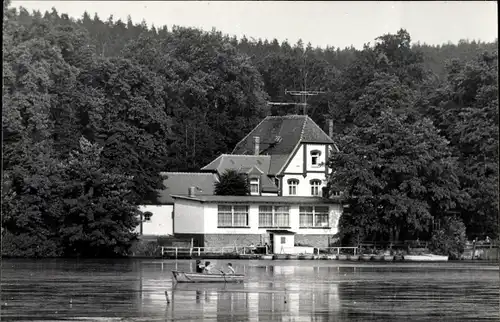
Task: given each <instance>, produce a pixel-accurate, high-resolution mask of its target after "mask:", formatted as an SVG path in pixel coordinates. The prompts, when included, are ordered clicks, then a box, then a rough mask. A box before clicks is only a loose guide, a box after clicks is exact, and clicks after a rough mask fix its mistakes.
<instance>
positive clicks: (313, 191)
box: [309, 179, 321, 196]
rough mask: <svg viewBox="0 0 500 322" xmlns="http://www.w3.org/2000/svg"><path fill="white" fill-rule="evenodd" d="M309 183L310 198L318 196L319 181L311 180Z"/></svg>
mask: <svg viewBox="0 0 500 322" xmlns="http://www.w3.org/2000/svg"><path fill="white" fill-rule="evenodd" d="M309 183H310V184H311V196H320V195H321V194H320V191H321V189H320V187H321V180H319V179H312V180H311V181H310V182H309Z"/></svg>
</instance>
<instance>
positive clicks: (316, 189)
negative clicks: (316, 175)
mask: <svg viewBox="0 0 500 322" xmlns="http://www.w3.org/2000/svg"><path fill="white" fill-rule="evenodd" d="M309 183H310V184H311V196H319V195H320V191H321V189H320V187H321V180H319V179H313V180H311V181H309ZM298 185H299V180H298V179H288V194H289V195H290V196H295V195H297V186H298Z"/></svg>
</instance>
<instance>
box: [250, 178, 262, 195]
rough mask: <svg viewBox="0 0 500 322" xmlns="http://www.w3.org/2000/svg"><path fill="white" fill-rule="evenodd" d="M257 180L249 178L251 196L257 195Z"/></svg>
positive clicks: (258, 190)
mask: <svg viewBox="0 0 500 322" xmlns="http://www.w3.org/2000/svg"><path fill="white" fill-rule="evenodd" d="M259 192H260V189H259V178H251V179H250V193H251V194H252V195H255V194H259Z"/></svg>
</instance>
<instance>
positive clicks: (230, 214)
mask: <svg viewBox="0 0 500 322" xmlns="http://www.w3.org/2000/svg"><path fill="white" fill-rule="evenodd" d="M217 226H218V227H248V206H245V205H234V206H232V205H219V207H218V213H217Z"/></svg>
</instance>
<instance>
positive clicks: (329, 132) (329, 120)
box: [328, 119, 333, 139]
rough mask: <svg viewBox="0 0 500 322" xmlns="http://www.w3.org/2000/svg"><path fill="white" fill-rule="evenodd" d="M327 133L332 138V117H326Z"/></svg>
mask: <svg viewBox="0 0 500 322" xmlns="http://www.w3.org/2000/svg"><path fill="white" fill-rule="evenodd" d="M328 135H329V136H330V138H331V139H333V119H328Z"/></svg>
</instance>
